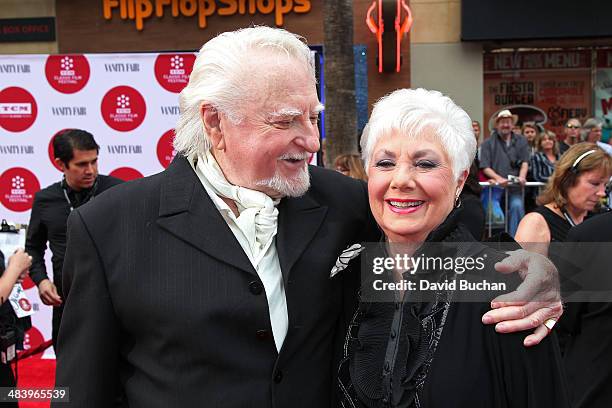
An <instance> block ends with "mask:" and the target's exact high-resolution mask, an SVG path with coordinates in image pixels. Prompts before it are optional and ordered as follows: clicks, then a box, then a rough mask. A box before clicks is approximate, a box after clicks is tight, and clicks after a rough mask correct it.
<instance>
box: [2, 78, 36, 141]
mask: <svg viewBox="0 0 612 408" xmlns="http://www.w3.org/2000/svg"><path fill="white" fill-rule="evenodd" d="M37 114H38V108H37V105H36V101H35V100H34V97H33V96H32V94H30V93H29V92H28V91H26V90H25V89H23V88H19V87H17V86H11V87H8V88H4V89H3V90H2V91H0V127H1V128H3V129H4V130H7V131H9V132H23V131H24V130H26V129H28V128H29V127H30V126H32V125H33V124H34V121H35V120H36V115H37Z"/></svg>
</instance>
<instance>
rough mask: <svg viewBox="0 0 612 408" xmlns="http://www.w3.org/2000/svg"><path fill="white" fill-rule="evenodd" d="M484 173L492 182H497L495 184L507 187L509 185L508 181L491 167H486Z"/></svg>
mask: <svg viewBox="0 0 612 408" xmlns="http://www.w3.org/2000/svg"><path fill="white" fill-rule="evenodd" d="M482 172H483V173H484V174H485V176H487V177H488V178H489V179H491V180H495V182H496V183H497V184H499V185H501V186H505V185H506V184H508V179H507V178H505V177H502V176H500V175H499V174H497V173H496V172H495V170H493V169H492V168H491V167H485V168H484V169H483V170H482Z"/></svg>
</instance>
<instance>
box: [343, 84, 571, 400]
mask: <svg viewBox="0 0 612 408" xmlns="http://www.w3.org/2000/svg"><path fill="white" fill-rule="evenodd" d="M361 146H362V151H363V158H364V162H365V164H366V171H367V173H368V193H369V201H370V208H371V210H372V213H373V215H374V217H375V219H376V221H377V223H378V225H379V226H380V228H381V229H382V231H383V232H384V235H385V241H384V243H381V245H377V246H376V247H378V248H379V249H380V251H381V253H383V254H384V255H386V256H387V257H388V258H392V259H394V258H396V256H397V255H400V256H406V255H407V256H409V257H410V259H411V260H412V263H411V264H409V267H408V269H401V267H400V266H398V264H394V266H393V267H392V268H390V270H388V271H387V272H388V273H386V272H381V273H382V274H378V272H380V271H376V272H375V273H376V275H375V276H374V275H372V274H371V273H370V272H371V271H366V273H362V284H361V290H360V305H359V309H358V311H357V313H356V314H355V316H354V318H353V320H352V322H351V324H350V326H349V332H348V334H347V337H346V341H345V348H344V359H343V360H342V363H341V366H340V371H339V384H340V390H341V395H342V397H343V404H344V406H345V407H428V408H432V407H433V408H439V407H454V408H456V407H470V408H471V407H521V408H525V407H543V406H551V407H552V406H554V407H565V406H567V399H566V391H565V384H564V381H563V377H562V375H561V371H560V357H559V352H558V348H557V345H556V339H555V337H554V335H553V336H548V337H547V338H546V339H544V340H543V341H542V342H541V343H540V344H539V345H538V346H535V347H533V348H530V349H527V348H525V347H524V344H523V341H522V336H521V335H520V334H510V335H508V334H498V333H496V332H495V330H494V328H492V327H487V326H483V325H482V324H481V316H482V314H483V312H484V311H486V310H487V308H488V307H489V303H486V301H490V300H491V299H492V298H493V295H496V294H497V295H498V294H501V292H503V290H502V291H496V289H495V288H490V290H489V291H486V293H483V294H480V295H478V294H476V297H474V298H472V301H470V298H469V296H470V295H474V294H475V293H474V292H470V293H468V292H467V291H463V292H462V290H460V289H459V288H460V286H459V285H456V287H455V288H453V285H449V282H451V283H452V282H455V283H457V282H458V281H462V280H467V281H470V282H473V283H475V282H479V281H480V282H482V278H483V277H487V279H488V278H493V279H497V281H498V282H500V283H504V284H507V285H508V286H510V285H512V284H515V283H517V282H515V281H513V278H514V277H508V276H507V275H500V274H499V273H498V272H496V271H495V270H494V268H493V265H494V264H495V263H496V262H500V261H502V260H503V259H504V258H505V254H503V253H501V252H498V251H495V250H492V249H490V248H488V247H486V246H485V245H484V244H481V243H478V242H476V240H475V239H474V237H473V236H472V235H471V234H470V232H469V231H468V229H467V228H466V227H465V226H464V225H463V224H461V223H460V222H458V220H457V219H458V212H459V207H461V202H460V199H459V195H460V193H461V190H462V188H463V186H464V183H465V180H466V178H467V175H468V170H469V167H470V163H471V161H472V159H473V158H474V155H475V151H476V141H475V139H474V135H473V131H472V124H471V120H470V118H469V116H468V115H467V114H466V113H465V112H464V111H463V110H462V109H461V108H460V107H458V106H457V105H455V103H454V102H453V101H452V100H451V99H450V98H448V97H446V96H444V95H442V94H441V93H439V92H437V91H427V90H424V89H416V90H411V89H401V90H398V91H395V92H393V93H391V94H390V95H387V96H386V97H384V98H382V99H381V100H380V101H379V102H378V103H377V104H376V105H375V107H374V110H373V111H372V115H371V117H370V122H369V123H368V125H367V126H366V128H365V129H364V132H363V136H362V139H361ZM439 243H444V248H441V246H440V244H439ZM374 252H375V253H376V249H374ZM441 254H443V255H444V259H451V260H452V259H454V260H457V261H458V260H459V259H469V258H472V259H474V260H477V259H481V260H483V265H484V266H483V269H482V270H480V271H475V270H474V271H472V272H469V271H468V272H465V273H464V274H462V273H463V272H462V271H460V270H459V268H458V267H451V268H450V269H449V270H444V269H445V268H446V267H444V268H443V267H442V266H441V265H440V266H433V267H432V269H428V270H424V269H423V268H420V269H419V271H418V272H417V273H416V274H414V273H415V272H414V270H416V268H417V266H418V264H417V263H416V262H417V261H415V260H417V259H419V258H422V259H433V258H435V257H437V256H440V255H441ZM362 256H366V257H370V256H371V253H370V254H368V253H367V251H366V253H365V255H362ZM368 259H372V258H368ZM403 259H405V257H404V258H403ZM363 264H365V265H367V264H368V260H367V259H366V261H365V262H364V263H363ZM455 265H459V264H458V263H457V264H455ZM411 267H412V268H413V271H412V272H410V268H411ZM372 272H374V270H372ZM413 274H414V275H413ZM380 277H385V278H387V279H389V280H390V283H394V284H395V286H391V285H387V286H386V288H388V291H387V293H385V294H381V293H379V292H378V291H379V290H380V288H381V284H380V283H378V284H377V283H376V282H377V280H378V279H380ZM411 279H416V280H413V282H418V287H420V288H421V289H422V288H423V286H422V282H423V281H424V280H425V281H426V282H429V283H431V282H436V283H440V284H439V285H438V286H437V288H436V289H435V290H433V291H429V292H428V290H422V291H420V292H419V291H418V290H417V291H414V290H413V289H412V288H411V287H410V284H409V283H405V282H407V281H409V280H411ZM479 279H480V280H479ZM442 282H444V284H442ZM402 284H404V285H402ZM377 285H378V286H377ZM397 288H400V289H399V290H398V289H397ZM499 288H500V289H503V287H502V286H500V287H499ZM383 290H384V286H383ZM391 292H392V293H391ZM489 295H491V297H490V298H489V297H488V296H489ZM483 296H484V297H487V300H486V301H485V300H483ZM459 300H461V301H459ZM525 345H530V344H525Z"/></svg>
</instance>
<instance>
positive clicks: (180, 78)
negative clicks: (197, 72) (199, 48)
mask: <svg viewBox="0 0 612 408" xmlns="http://www.w3.org/2000/svg"><path fill="white" fill-rule="evenodd" d="M195 58H196V57H195V55H194V54H160V55H159V56H158V57H157V59H156V60H155V68H154V70H155V78H156V79H157V82H158V83H159V84H160V85H161V86H162V88H164V89H165V90H166V91H169V92H173V93H179V92H181V91H182V90H183V88H184V87H185V86H187V84H188V83H189V75H191V71H192V70H193V63H194V62H195Z"/></svg>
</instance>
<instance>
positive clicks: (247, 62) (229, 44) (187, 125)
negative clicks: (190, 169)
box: [174, 26, 315, 156]
mask: <svg viewBox="0 0 612 408" xmlns="http://www.w3.org/2000/svg"><path fill="white" fill-rule="evenodd" d="M258 52H259V54H257V53H258ZM261 52H267V53H273V54H278V55H279V56H280V57H282V56H285V57H288V58H290V59H294V60H297V61H298V62H300V63H302V64H303V66H304V68H305V69H307V70H308V72H309V73H310V74H312V79H313V81H315V69H314V61H313V59H312V57H311V53H310V49H309V48H308V46H307V45H306V43H305V42H304V41H303V38H302V37H300V36H298V35H295V34H292V33H290V32H288V31H286V30H283V29H279V28H270V27H264V26H258V27H250V28H243V29H240V30H237V31H231V32H226V33H222V34H219V35H218V36H216V37H215V38H213V39H212V40H210V41H208V42H207V43H206V44H204V45H203V46H202V48H201V49H200V52H199V53H198V56H197V58H196V60H195V63H194V65H193V71H192V72H191V76H190V77H189V84H187V86H186V87H185V88H184V89H183V90H182V91H181V93H180V95H179V107H180V112H181V113H180V117H179V119H178V122H177V124H176V128H175V132H176V137H175V138H174V149H175V150H176V151H177V152H178V153H181V154H183V155H185V156H188V155H191V154H196V153H201V152H204V151H206V150H208V149H210V147H211V144H210V140H209V138H208V135H207V134H206V131H205V129H204V126H203V124H202V120H201V118H200V111H201V107H202V105H203V104H210V105H211V106H213V107H214V108H215V109H216V110H217V111H218V112H221V113H223V114H225V115H226V116H227V117H228V118H229V119H230V120H231V121H232V122H233V123H235V124H238V123H240V122H241V121H242V119H243V118H242V115H241V110H240V105H241V104H243V103H245V102H247V101H248V100H249V98H253V97H260V96H257V95H252V90H253V87H254V85H258V84H260V83H261V81H262V78H253V65H254V62H255V61H257V58H258V57H261ZM269 69H270V71H271V72H274V70H275V67H274V66H270V67H269ZM290 75H291V73H290V72H288V73H287V77H288V78H289V77H290ZM288 80H289V79H288Z"/></svg>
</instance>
